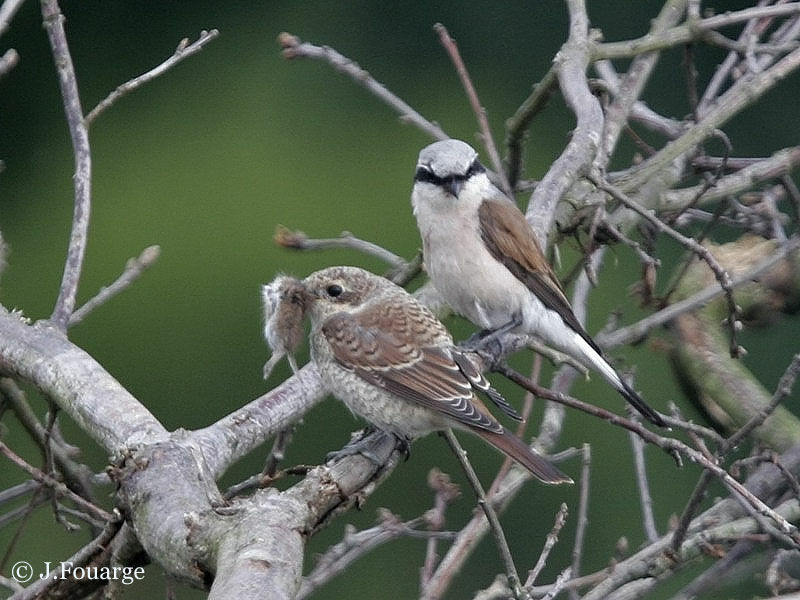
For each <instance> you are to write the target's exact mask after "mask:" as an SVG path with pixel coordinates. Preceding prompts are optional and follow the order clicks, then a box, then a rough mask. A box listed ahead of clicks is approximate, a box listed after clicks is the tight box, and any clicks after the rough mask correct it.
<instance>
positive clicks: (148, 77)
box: [85, 29, 219, 127]
mask: <svg viewBox="0 0 800 600" xmlns="http://www.w3.org/2000/svg"><path fill="white" fill-rule="evenodd" d="M218 35H219V31H217V30H216V29H212V30H211V31H201V32H200V37H198V38H197V39H196V40H195V41H194V42H192V43H191V44H190V43H189V39H188V38H183V39H182V40H181V41H180V43H179V44H178V47H177V48H176V49H175V52H174V53H173V54H172V56H170V57H169V58H168V59H167V60H165V61H164V62H162V63H161V64H160V65H158V66H157V67H154V68H152V69H150V70H149V71H147V72H146V73H143V74H141V75H139V76H138V77H134V78H133V79H131V80H129V81H126V82H125V83H123V84H122V85H120V86H119V87H117V89H115V90H114V91H113V92H111V93H110V94H109V95H108V96H106V97H105V98H104V99H103V100H101V101H100V102H99V103H98V104H97V106H95V107H94V108H93V109H92V110H91V111H90V112H89V114H88V115H86V119H85V124H86V127H90V126H91V125H92V123H94V121H95V119H97V117H99V116H100V115H101V114H102V113H103V112H104V111H105V110H106V109H107V108H109V107H110V106H111V105H112V104H114V103H115V102H116V101H117V100H119V99H120V98H122V97H123V96H125V95H127V94H129V93H130V92H132V91H133V90H135V89H137V88H140V87H142V86H143V85H145V84H146V83H148V82H150V81H152V80H153V79H155V78H156V77H159V76H161V75H163V74H164V73H166V72H167V71H169V70H170V69H171V68H172V67H174V66H175V65H177V64H178V63H179V62H181V61H182V60H184V59H186V58H189V57H190V56H192V55H194V54H197V53H198V52H200V50H202V49H203V48H204V47H205V46H206V44H208V43H209V42H210V41H211V40H213V39H214V38H216V37H217V36H218Z"/></svg>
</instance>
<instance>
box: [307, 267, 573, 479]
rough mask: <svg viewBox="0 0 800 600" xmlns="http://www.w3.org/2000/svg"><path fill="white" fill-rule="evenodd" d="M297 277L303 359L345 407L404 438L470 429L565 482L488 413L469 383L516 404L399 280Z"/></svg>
mask: <svg viewBox="0 0 800 600" xmlns="http://www.w3.org/2000/svg"><path fill="white" fill-rule="evenodd" d="M303 285H304V286H305V288H306V293H307V295H308V296H307V314H308V315H309V316H310V319H311V335H310V341H311V359H312V360H313V362H314V363H315V364H316V366H317V369H318V371H319V374H320V377H321V378H322V381H323V382H324V383H325V384H326V386H327V387H328V389H329V390H330V392H331V393H333V395H334V396H336V397H337V398H339V399H340V400H341V401H342V402H344V403H345V404H346V405H347V406H348V408H350V410H351V411H352V412H353V413H355V414H357V415H360V416H361V417H363V418H364V419H366V420H367V421H369V422H370V423H372V424H373V425H374V426H376V427H378V428H379V429H382V430H384V431H387V432H390V433H393V434H394V435H395V436H397V437H398V438H400V439H401V440H405V441H408V440H412V439H414V438H417V437H419V436H423V435H425V434H428V433H431V432H433V431H441V430H446V429H448V428H454V429H460V430H463V431H469V432H471V433H474V434H476V435H477V436H479V437H481V438H483V439H484V440H485V441H487V442H488V443H489V444H491V445H492V446H494V447H495V448H497V449H498V450H500V451H501V452H503V453H505V454H507V455H508V456H510V457H511V458H513V459H514V460H516V461H517V462H518V463H520V464H521V465H522V466H524V467H525V468H527V469H528V470H529V471H530V472H531V473H533V474H534V475H535V476H536V477H538V478H539V479H541V480H542V481H544V482H546V483H570V482H571V481H572V480H571V479H570V478H569V477H567V476H566V475H564V474H563V473H562V472H561V471H559V470H558V469H557V468H556V467H555V466H553V465H552V464H551V463H550V462H549V461H548V460H547V459H546V458H544V457H543V456H542V455H540V454H538V453H536V452H535V451H533V450H532V449H531V448H529V447H528V445H527V444H525V442H523V441H522V440H520V439H519V438H518V437H516V436H515V435H514V434H513V433H511V432H510V431H509V430H508V429H506V428H505V427H503V426H502V425H501V424H500V423H499V422H498V421H497V420H496V419H495V418H494V417H493V416H492V414H491V413H490V412H489V411H488V410H487V408H486V406H485V405H484V404H483V402H482V401H481V400H480V399H479V398H478V397H477V395H476V392H482V393H484V394H486V395H487V396H488V397H489V398H490V399H491V400H492V401H493V402H495V403H496V404H497V405H498V406H500V407H501V408H502V409H503V410H505V411H506V412H508V413H509V414H515V411H514V410H513V408H511V407H510V406H509V405H508V404H507V403H506V401H505V400H504V399H503V397H502V396H501V395H500V394H499V393H498V392H497V391H496V390H494V389H493V388H492V387H491V386H490V385H489V382H488V381H487V380H486V379H485V378H484V377H483V375H482V374H481V373H480V371H479V370H478V369H476V368H475V366H474V365H473V364H472V362H471V361H470V360H469V359H468V358H467V356H466V355H465V354H463V353H462V352H460V351H459V350H458V349H456V348H455V347H454V345H453V339H452V338H451V337H450V334H449V333H448V332H447V330H446V329H445V327H444V325H442V324H441V323H440V322H439V321H438V320H437V319H436V317H435V316H434V315H433V313H431V312H430V311H429V310H428V309H427V308H425V307H424V306H423V305H422V304H420V303H419V302H417V300H415V299H414V297H413V296H411V295H410V294H409V293H408V292H406V291H405V290H404V289H403V288H401V287H399V286H397V285H395V284H394V283H392V282H390V281H389V280H388V279H385V278H383V277H379V276H377V275H373V274H372V273H369V272H367V271H364V270H363V269H358V268H356V267H331V268H328V269H323V270H322V271H317V272H316V273H312V274H311V275H309V276H308V277H307V278H306V279H304V280H303Z"/></svg>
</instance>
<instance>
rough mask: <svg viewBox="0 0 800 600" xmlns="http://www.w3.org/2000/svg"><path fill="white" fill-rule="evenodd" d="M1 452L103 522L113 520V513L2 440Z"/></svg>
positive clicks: (39, 480)
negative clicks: (33, 463)
mask: <svg viewBox="0 0 800 600" xmlns="http://www.w3.org/2000/svg"><path fill="white" fill-rule="evenodd" d="M0 454H3V455H4V456H5V457H6V458H8V459H9V460H10V461H11V462H13V463H14V464H15V465H17V466H18V467H19V468H20V469H22V470H23V471H25V472H26V473H28V474H29V475H30V476H31V477H33V478H34V479H35V480H36V481H38V482H39V483H41V484H43V485H45V486H47V487H48V488H50V489H52V490H53V492H54V493H55V494H57V495H59V496H63V497H65V498H67V499H69V500H70V501H71V502H74V503H75V504H76V505H77V506H80V507H81V508H82V509H84V510H86V512H88V513H89V514H91V515H93V516H95V517H97V518H98V519H100V520H101V521H103V522H106V521H110V520H112V515H111V514H110V513H107V512H106V511H104V510H103V509H102V508H100V507H99V506H96V505H94V504H92V503H91V502H87V501H86V500H84V499H83V498H81V497H80V496H79V495H78V494H76V493H75V492H73V491H72V490H70V489H69V488H68V487H67V486H65V485H64V484H63V483H61V482H60V481H56V480H55V479H53V478H52V477H50V476H49V475H47V474H46V473H43V472H42V471H40V470H39V469H37V468H36V467H33V466H31V465H29V464H28V463H27V462H26V461H25V460H23V459H22V458H21V457H20V456H19V455H18V454H17V453H15V452H14V451H13V450H11V448H9V447H8V446H6V445H5V444H4V443H3V442H0Z"/></svg>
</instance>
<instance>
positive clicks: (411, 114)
mask: <svg viewBox="0 0 800 600" xmlns="http://www.w3.org/2000/svg"><path fill="white" fill-rule="evenodd" d="M278 44H279V45H280V46H281V48H283V52H282V54H283V57H284V58H287V59H293V58H314V59H317V60H322V61H325V62H327V63H328V64H329V65H331V66H332V67H333V68H334V69H336V70H337V71H339V72H340V73H344V74H345V75H347V76H348V77H350V78H351V79H352V80H353V81H355V82H356V83H358V84H359V85H362V86H364V87H365V88H367V90H368V91H369V92H371V93H372V94H374V95H375V96H377V97H378V98H380V99H381V100H383V102H384V103H386V104H388V105H389V106H390V107H391V108H393V109H394V110H395V111H397V112H398V113H400V119H401V120H402V121H403V122H405V123H411V124H413V125H416V126H417V127H419V128H420V129H421V130H422V131H424V132H425V133H427V134H428V135H430V136H431V137H433V138H434V139H437V140H445V139H448V138H449V137H450V136H449V135H447V134H446V133H445V132H444V130H442V128H441V127H439V126H438V125H437V124H436V123H433V122H431V121H428V120H427V119H426V118H425V117H423V116H422V115H420V114H419V113H418V112H417V111H415V110H414V109H413V108H411V107H410V106H409V105H408V104H406V103H405V102H404V101H403V100H401V99H400V98H399V97H397V96H395V95H394V94H393V93H392V92H390V91H389V90H388V89H386V87H385V86H384V85H383V84H381V83H378V82H377V81H375V79H374V78H373V77H372V75H370V74H369V73H368V72H367V71H365V70H364V69H362V68H361V67H360V66H358V64H357V63H356V62H354V61H352V60H350V59H349V58H347V57H346V56H342V55H341V54H339V53H338V52H337V51H336V50H334V49H333V48H330V47H328V46H315V45H313V44H309V43H308V42H303V41H302V40H301V39H300V38H299V37H297V36H295V35H292V34H291V33H285V32H284V33H281V34H280V35H279V36H278Z"/></svg>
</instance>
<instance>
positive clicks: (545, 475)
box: [473, 427, 573, 484]
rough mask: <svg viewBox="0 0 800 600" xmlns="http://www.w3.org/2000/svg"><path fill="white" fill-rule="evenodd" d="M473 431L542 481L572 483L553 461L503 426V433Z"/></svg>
mask: <svg viewBox="0 0 800 600" xmlns="http://www.w3.org/2000/svg"><path fill="white" fill-rule="evenodd" d="M473 431H474V432H475V433H477V434H478V435H480V436H481V437H482V438H483V439H485V440H486V441H487V442H489V443H490V444H491V445H492V446H494V447H495V448H497V449H498V450H500V451H501V452H503V453H504V454H507V455H508V456H510V457H511V458H513V459H514V460H515V461H517V462H518V463H519V464H521V465H522V466H523V467H525V468H526V469H528V471H530V472H531V473H533V475H534V476H535V477H537V478H538V479H540V480H541V481H542V482H544V483H551V484H556V483H573V481H572V479H571V478H570V477H569V476H568V475H565V474H564V473H562V472H561V471H559V470H558V469H557V468H556V467H555V465H553V463H551V462H550V461H549V460H547V459H546V458H545V457H544V456H542V455H541V454H538V453H536V452H535V451H534V450H532V449H531V448H530V447H528V445H527V444H526V443H525V442H523V441H522V440H521V439H519V438H518V437H517V436H515V435H514V434H513V433H511V432H510V431H509V430H508V429H506V428H505V427H504V428H503V433H495V432H493V431H486V430H477V429H473Z"/></svg>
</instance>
